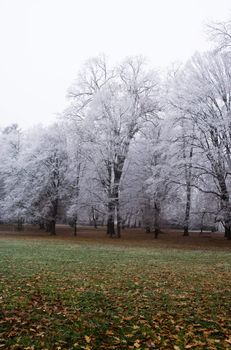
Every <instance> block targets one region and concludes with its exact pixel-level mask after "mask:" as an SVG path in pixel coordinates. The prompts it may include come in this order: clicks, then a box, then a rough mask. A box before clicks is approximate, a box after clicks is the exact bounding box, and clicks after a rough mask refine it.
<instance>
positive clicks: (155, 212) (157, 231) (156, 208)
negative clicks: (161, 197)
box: [154, 201, 161, 239]
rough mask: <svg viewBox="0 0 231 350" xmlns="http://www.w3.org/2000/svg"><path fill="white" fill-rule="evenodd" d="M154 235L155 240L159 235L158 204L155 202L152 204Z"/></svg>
mask: <svg viewBox="0 0 231 350" xmlns="http://www.w3.org/2000/svg"><path fill="white" fill-rule="evenodd" d="M154 210H155V211H154V234H155V238H156V239H157V238H158V236H159V233H160V211H161V209H160V203H159V202H158V201H155V203H154Z"/></svg>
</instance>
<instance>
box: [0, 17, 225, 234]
mask: <svg viewBox="0 0 231 350" xmlns="http://www.w3.org/2000/svg"><path fill="white" fill-rule="evenodd" d="M210 34H211V38H212V40H213V43H214V46H213V49H212V50H211V51H208V52H205V53H203V54H200V53H196V54H195V55H193V57H192V58H191V59H190V60H188V62H187V63H186V64H185V65H179V66H178V67H177V69H174V68H172V69H170V70H169V71H168V74H167V75H164V74H160V73H159V72H158V70H157V69H155V67H154V68H153V69H150V67H148V66H147V64H146V63H145V59H144V58H143V57H137V56H136V57H129V58H126V59H125V60H124V61H122V62H120V63H118V64H116V65H110V64H109V63H108V62H107V59H106V58H105V57H104V56H103V55H101V56H98V57H95V58H91V59H89V60H88V61H87V62H86V63H85V65H84V66H83V68H82V70H81V71H80V72H79V74H78V75H77V78H76V79H75V80H74V81H73V83H72V85H71V86H70V88H69V90H68V92H67V95H68V107H67V108H66V109H65V110H64V111H63V115H62V117H61V118H59V120H58V121H57V123H55V124H54V125H51V126H49V127H38V128H36V129H30V130H27V131H22V130H20V128H19V126H18V125H16V124H14V125H9V126H8V127H6V128H3V129H1V133H0V143H1V153H0V158H1V163H0V164H1V165H0V194H1V196H0V220H1V222H12V223H17V224H18V227H19V229H20V227H21V225H23V223H35V224H38V225H40V227H41V228H46V230H47V231H49V232H51V233H52V234H55V232H56V231H55V225H56V223H57V222H62V223H68V224H70V225H72V226H73V229H74V234H75V235H76V234H77V226H78V224H88V223H91V224H94V226H95V227H97V226H98V225H105V227H106V231H107V233H108V235H109V236H110V237H113V236H117V237H120V236H121V229H123V228H125V227H129V226H133V227H136V226H139V227H143V228H144V229H145V230H146V231H148V232H149V231H151V232H154V234H155V237H156V238H157V237H158V234H159V233H160V231H161V228H162V227H173V228H182V229H183V231H184V235H186V236H187V235H188V234H189V230H190V229H191V228H194V229H203V228H204V227H206V228H208V229H214V230H215V229H217V227H218V225H223V228H224V231H225V236H226V237H227V238H228V239H231V198H230V196H231V185H230V184H231V182H230V179H231V25H230V22H228V23H219V24H215V25H212V26H211V27H210Z"/></svg>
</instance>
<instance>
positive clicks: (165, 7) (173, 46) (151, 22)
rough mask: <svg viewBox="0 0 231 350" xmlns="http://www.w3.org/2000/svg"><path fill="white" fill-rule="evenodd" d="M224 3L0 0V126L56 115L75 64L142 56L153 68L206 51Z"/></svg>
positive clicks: (229, 5)
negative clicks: (208, 36) (211, 28)
mask: <svg viewBox="0 0 231 350" xmlns="http://www.w3.org/2000/svg"><path fill="white" fill-rule="evenodd" d="M229 17H231V1H230V0H0V127H2V126H5V125H7V124H10V123H12V122H16V123H18V124H19V125H20V126H22V127H27V126H28V127H29V126H32V125H34V124H37V123H39V122H41V123H44V124H48V123H50V122H52V121H54V120H55V118H56V115H57V113H61V112H62V110H63V109H64V107H65V105H66V91H67V88H68V87H69V86H70V84H71V83H72V81H73V80H74V78H75V77H76V73H77V72H78V70H79V69H80V68H81V65H82V63H83V62H84V61H85V60H86V59H88V58H89V57H91V56H95V55H98V54H99V53H105V54H106V55H107V56H109V57H110V58H111V59H113V60H119V59H121V58H124V57H125V56H129V55H133V54H142V55H144V56H147V58H148V59H149V61H150V63H151V64H152V65H153V66H159V67H164V66H166V65H168V64H170V63H171V62H173V61H176V60H186V59H187V58H189V57H190V56H191V55H192V54H193V52H194V51H195V50H203V49H205V48H206V45H207V43H206V35H205V33H204V28H205V24H206V23H208V22H210V21H222V20H227V19H228V18H229Z"/></svg>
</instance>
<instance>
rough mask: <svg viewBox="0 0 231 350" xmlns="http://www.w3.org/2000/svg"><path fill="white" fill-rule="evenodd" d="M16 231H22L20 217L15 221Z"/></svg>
mask: <svg viewBox="0 0 231 350" xmlns="http://www.w3.org/2000/svg"><path fill="white" fill-rule="evenodd" d="M17 231H23V221H22V220H20V219H19V220H18V222H17Z"/></svg>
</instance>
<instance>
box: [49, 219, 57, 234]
mask: <svg viewBox="0 0 231 350" xmlns="http://www.w3.org/2000/svg"><path fill="white" fill-rule="evenodd" d="M50 233H51V235H56V222H55V220H51V222H50Z"/></svg>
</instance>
